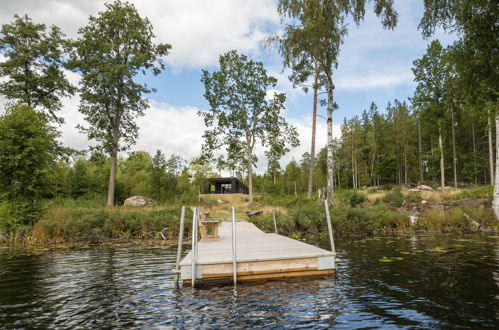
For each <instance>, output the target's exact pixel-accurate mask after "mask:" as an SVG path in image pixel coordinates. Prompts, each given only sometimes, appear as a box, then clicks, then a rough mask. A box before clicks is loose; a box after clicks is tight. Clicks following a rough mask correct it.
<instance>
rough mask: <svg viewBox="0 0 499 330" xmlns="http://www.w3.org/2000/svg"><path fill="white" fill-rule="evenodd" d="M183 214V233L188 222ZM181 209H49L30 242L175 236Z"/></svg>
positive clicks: (54, 207)
mask: <svg viewBox="0 0 499 330" xmlns="http://www.w3.org/2000/svg"><path fill="white" fill-rule="evenodd" d="M191 217H192V215H191V212H190V210H189V211H188V212H187V215H186V226H185V227H186V228H185V230H186V232H187V233H186V234H187V235H188V234H189V230H190V227H191V226H190V222H191V220H190V219H191ZM179 225H180V207H177V206H155V207H140V208H137V207H102V206H101V207H86V206H77V207H67V206H59V205H58V206H52V207H50V208H49V209H48V210H47V211H46V212H45V214H44V215H43V216H42V218H41V219H40V220H39V221H38V222H37V223H36V224H35V225H34V227H33V230H32V231H31V233H30V239H31V240H33V241H35V242H41V243H58V242H102V241H107V240H114V239H121V240H123V239H136V238H139V239H149V238H158V237H160V233H161V232H162V231H163V229H164V228H166V229H165V230H164V231H163V234H164V235H165V236H166V237H167V238H173V237H176V236H177V234H178V231H179Z"/></svg>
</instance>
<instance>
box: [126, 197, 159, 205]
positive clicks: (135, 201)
mask: <svg viewBox="0 0 499 330" xmlns="http://www.w3.org/2000/svg"><path fill="white" fill-rule="evenodd" d="M153 204H156V201H155V200H154V199H152V198H149V197H145V196H132V197H129V198H127V199H126V200H125V203H123V205H125V206H146V205H153Z"/></svg>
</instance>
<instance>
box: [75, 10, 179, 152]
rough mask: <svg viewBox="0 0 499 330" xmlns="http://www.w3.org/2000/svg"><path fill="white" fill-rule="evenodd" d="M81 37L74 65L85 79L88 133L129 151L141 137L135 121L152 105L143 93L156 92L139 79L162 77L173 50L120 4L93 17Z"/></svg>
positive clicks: (83, 105) (83, 104)
mask: <svg viewBox="0 0 499 330" xmlns="http://www.w3.org/2000/svg"><path fill="white" fill-rule="evenodd" d="M79 34H80V35H81V37H80V39H78V40H77V41H75V42H74V52H73V54H72V58H71V61H70V63H69V65H70V67H71V68H73V69H74V70H76V71H78V72H80V73H81V74H82V76H83V77H82V83H81V85H82V86H81V104H80V109H79V110H80V112H81V113H83V115H84V116H85V120H86V121H87V122H88V123H89V124H90V126H89V127H87V128H82V129H83V131H85V132H86V133H87V134H88V137H89V138H90V139H95V140H97V141H98V142H100V143H101V145H102V147H103V148H104V150H106V151H107V152H111V151H112V150H113V148H118V149H126V148H127V147H128V146H130V145H131V144H133V143H134V141H135V139H136V137H137V129H138V128H137V125H136V123H135V118H136V117H137V116H142V115H143V114H144V110H145V109H146V108H147V107H148V105H147V100H146V99H145V98H144V97H143V94H146V93H150V92H151V91H152V90H151V89H149V88H147V87H146V86H145V85H144V84H140V83H137V82H136V81H135V80H134V78H136V76H137V75H138V74H139V72H145V71H146V70H152V72H153V73H154V74H158V73H159V72H160V71H161V70H162V69H163V68H164V64H163V63H162V62H161V60H159V58H160V57H162V56H165V55H166V54H167V53H168V50H169V49H170V48H171V46H170V45H167V44H159V45H154V44H153V43H152V38H154V34H153V32H152V26H151V23H150V22H149V20H148V19H147V18H145V19H144V18H142V17H140V16H139V14H138V12H137V10H136V9H135V7H134V6H133V5H132V4H130V3H128V2H121V1H119V0H118V1H115V2H113V3H110V4H106V10H105V11H104V12H100V13H99V15H98V16H96V17H94V16H90V18H89V23H88V25H87V26H85V27H83V28H81V29H80V30H79ZM156 64H157V65H156ZM119 140H121V141H122V143H123V144H122V145H121V144H119Z"/></svg>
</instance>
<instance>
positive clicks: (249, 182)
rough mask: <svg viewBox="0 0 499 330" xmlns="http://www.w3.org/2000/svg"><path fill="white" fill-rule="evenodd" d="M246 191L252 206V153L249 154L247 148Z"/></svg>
mask: <svg viewBox="0 0 499 330" xmlns="http://www.w3.org/2000/svg"><path fill="white" fill-rule="evenodd" d="M247 159H248V191H249V202H250V204H253V152H251V150H250V148H249V147H248V154H247Z"/></svg>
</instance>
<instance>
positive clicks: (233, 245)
mask: <svg viewBox="0 0 499 330" xmlns="http://www.w3.org/2000/svg"><path fill="white" fill-rule="evenodd" d="M232 272H233V274H234V286H236V285H237V258H236V209H235V207H234V206H232Z"/></svg>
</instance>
